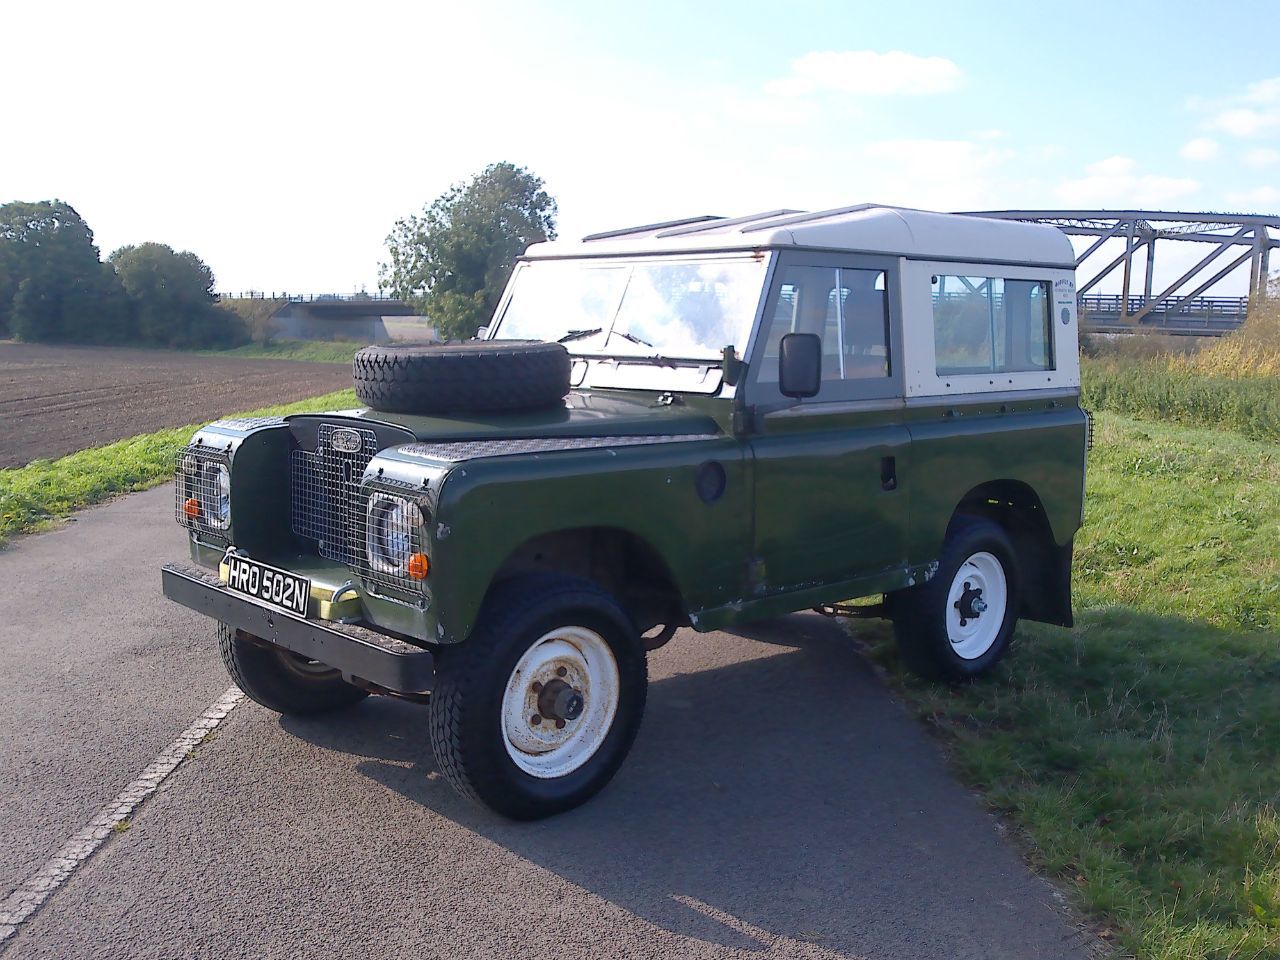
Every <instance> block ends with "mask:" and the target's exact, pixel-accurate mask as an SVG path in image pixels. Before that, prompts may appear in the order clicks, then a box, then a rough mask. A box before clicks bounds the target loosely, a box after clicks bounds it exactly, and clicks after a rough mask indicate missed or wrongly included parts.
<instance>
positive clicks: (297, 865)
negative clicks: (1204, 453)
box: [0, 487, 1087, 960]
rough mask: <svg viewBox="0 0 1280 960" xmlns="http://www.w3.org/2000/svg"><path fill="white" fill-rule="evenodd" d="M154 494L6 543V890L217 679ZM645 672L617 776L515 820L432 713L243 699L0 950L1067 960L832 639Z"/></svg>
mask: <svg viewBox="0 0 1280 960" xmlns="http://www.w3.org/2000/svg"><path fill="white" fill-rule="evenodd" d="M171 503H172V490H171V489H170V488H168V487H160V488H157V489H156V490H151V491H148V492H146V493H141V494H136V495H134V496H130V497H126V498H124V499H121V500H118V501H116V502H114V503H112V504H109V505H106V506H103V507H98V508H95V509H92V510H88V511H85V512H84V513H81V514H79V515H78V520H77V522H76V523H74V524H70V525H68V526H67V527H65V528H63V529H61V530H57V531H54V532H51V533H47V534H41V535H39V536H36V537H28V538H26V539H20V540H18V541H16V542H15V544H14V545H13V546H12V547H11V548H10V549H9V550H7V551H4V552H0V582H4V583H7V584H9V585H11V587H12V588H13V589H7V590H3V591H0V658H3V661H4V663H5V669H4V670H3V671H0V902H3V901H4V900H5V898H6V897H8V896H9V894H10V891H11V890H13V888H14V887H15V886H16V885H17V884H19V883H21V882H22V881H23V879H24V878H25V877H28V876H30V875H31V874H32V872H33V871H39V870H40V869H41V867H42V865H45V864H48V863H49V859H50V858H51V857H53V856H54V854H55V853H56V852H57V851H58V850H59V848H60V846H61V845H62V844H63V842H64V841H65V840H66V839H67V838H68V837H70V836H72V835H74V834H75V833H76V832H77V831H78V830H79V829H80V828H81V827H82V826H83V825H84V824H86V823H87V822H89V820H90V819H91V818H92V817H93V816H94V815H95V812H96V811H98V810H99V809H100V808H101V807H102V805H103V804H105V803H107V802H108V801H110V800H112V798H114V797H116V796H117V795H118V794H119V793H120V792H121V791H122V790H124V789H125V786H126V785H127V784H129V783H130V782H131V781H132V780H133V779H134V778H135V777H137V776H138V774H139V772H140V771H142V770H143V769H144V768H145V767H147V766H148V764H149V763H150V762H151V758H153V757H155V756H157V755H158V754H159V753H161V752H162V751H164V750H165V748H166V746H167V745H168V744H170V743H172V742H173V741H174V739H175V738H177V737H178V736H179V735H180V733H181V732H182V731H184V730H186V729H187V728H188V726H189V725H190V724H191V722H192V721H193V720H194V719H195V718H197V717H199V716H200V715H201V713H202V711H204V710H205V709H206V708H207V707H208V706H209V705H210V704H211V703H213V702H214V701H215V700H216V699H217V698H218V697H220V696H221V694H222V693H223V692H224V691H225V690H227V688H228V687H229V685H230V684H229V681H228V679H227V677H226V674H225V673H224V672H223V670H222V667H221V664H220V663H219V662H218V657H217V653H216V650H215V647H214V641H213V627H212V624H211V623H210V622H208V621H206V620H205V619H204V618H202V617H200V616H198V615H196V614H194V613H192V612H191V611H189V610H185V609H183V608H180V607H177V606H174V605H172V604H169V603H168V602H166V601H164V600H163V599H162V598H161V596H160V590H159V586H160V576H159V572H158V567H159V564H160V563H161V562H162V561H164V560H165V559H170V558H181V557H182V556H183V555H184V541H183V536H182V532H181V531H180V530H179V528H178V527H177V526H176V525H175V524H174V523H173V522H172V520H171V519H170V511H171V509H172V507H171ZM650 674H651V677H652V687H651V691H650V695H649V705H648V712H647V714H646V717H645V720H644V724H643V726H642V728H641V730H640V736H639V739H638V740H637V742H636V747H635V750H634V752H633V754H632V756H631V758H630V759H629V760H628V761H627V763H626V764H625V765H624V766H623V768H622V772H621V773H620V774H619V776H618V777H617V779H616V780H615V781H614V782H613V783H612V784H611V785H610V786H609V787H608V788H606V790H605V791H604V792H603V793H602V794H601V795H600V796H599V797H597V798H596V799H595V800H593V801H592V802H591V803H589V804H588V805H586V806H585V807H582V808H580V809H578V810H576V811H573V812H571V813H569V814H566V815H563V816H560V817H557V818H554V819H551V820H547V821H542V822H540V823H533V824H517V823H511V822H508V821H504V820H500V819H498V818H496V817H495V816H493V815H491V814H489V813H487V812H485V811H484V810H481V809H478V808H476V807H473V806H471V805H469V804H467V803H465V802H463V801H462V800H460V799H459V798H458V797H457V796H456V795H455V794H454V792H453V791H452V790H451V789H450V788H449V787H448V785H447V784H446V783H445V781H444V780H443V778H442V777H441V776H440V775H439V773H438V772H437V770H436V765H435V761H434V759H433V757H432V753H431V748H430V746H429V743H428V738H427V735H426V729H425V717H424V714H423V710H422V708H421V707H418V706H415V705H412V704H405V703H400V702H396V701H392V700H387V699H382V698H373V699H371V700H369V701H366V702H365V703H363V704H361V705H359V706H357V707H356V708H354V709H353V710H351V711H349V712H347V713H345V714H341V715H338V716H332V717H328V718H322V719H310V720H296V719H286V720H282V719H280V718H279V717H277V716H275V715H274V714H271V713H269V712H267V711H266V710H263V709H262V708H260V707H258V706H257V705H256V704H253V703H250V702H247V701H246V702H244V703H242V704H241V705H239V706H237V707H235V708H234V710H232V712H231V714H230V715H229V716H228V717H227V719H226V720H225V721H224V722H223V724H222V726H220V727H219V728H218V729H217V730H216V732H215V733H214V735H213V737H212V738H211V739H210V740H209V741H208V742H206V743H204V744H201V745H200V746H198V747H197V748H196V751H195V755H194V756H193V757H192V758H191V759H190V760H188V761H187V762H186V763H185V764H184V765H182V766H180V767H178V769H177V770H176V771H175V772H174V773H173V774H172V775H171V776H170V777H169V779H168V780H166V781H165V782H164V783H163V785H162V786H161V788H160V790H159V791H158V792H157V793H156V794H155V795H154V796H152V797H151V799H150V800H148V801H146V803H145V804H144V805H143V806H142V807H141V808H140V809H138V810H137V811H135V812H134V813H133V815H132V817H131V819H130V820H129V821H128V822H127V824H125V826H127V829H125V830H121V831H119V832H115V833H112V834H110V836H109V839H108V840H107V841H106V844H105V846H103V847H102V848H101V849H100V850H99V851H98V852H97V853H96V854H95V855H94V856H93V858H92V859H91V860H89V861H88V862H87V863H85V864H84V865H82V866H80V867H79V869H78V870H77V871H76V872H75V873H74V874H73V875H72V876H71V878H70V880H68V881H67V882H66V884H65V885H64V886H62V887H60V888H59V889H57V891H56V892H55V893H53V894H52V896H51V897H50V898H49V899H48V901H47V902H46V903H45V904H44V906H43V907H42V908H41V909H40V910H39V912H37V913H36V914H34V916H32V917H31V919H30V920H29V921H27V922H26V923H25V924H23V925H22V926H21V927H20V928H19V930H18V932H17V934H16V935H15V936H13V937H12V938H11V939H9V940H8V941H7V943H0V957H2V958H3V960H36V958H56V960H88V958H117V957H129V958H173V957H184V958H206V957H207V958H215V957H216V958H254V960H258V958H263V957H281V958H284V957H290V958H292V957H306V958H308V960H320V958H348V957H353V956H362V955H364V954H375V955H376V956H377V957H378V958H379V960H387V958H411V957H412V958H429V957H430V958H434V957H442V958H443V957H449V958H455V957H456V958H472V957H492V958H501V960H523V958H529V960H535V958H536V960H545V958H548V957H552V958H555V960H599V958H605V957H608V958H612V957H627V958H633V957H635V958H653V960H659V958H666V960H690V958H744V960H784V958H785V960H837V958H840V960H853V958H872V960H930V958H934V960H976V958H987V960H1004V958H1008V960H1034V958H1072V960H1083V958H1084V957H1086V956H1087V953H1086V952H1085V949H1084V946H1083V941H1082V939H1081V936H1080V934H1079V933H1078V931H1077V930H1076V929H1075V928H1074V927H1073V926H1072V925H1071V923H1070V922H1069V921H1068V920H1067V919H1066V918H1065V917H1064V916H1063V914H1062V913H1060V912H1059V909H1058V908H1057V907H1056V906H1055V902H1054V897H1053V892H1052V891H1051V889H1050V888H1049V886H1048V885H1047V884H1046V883H1044V882H1043V881H1041V880H1039V879H1037V878H1036V877H1034V876H1032V875H1031V873H1030V872H1029V871H1028V870H1027V868H1026V867H1025V866H1024V865H1023V863H1022V861H1021V858H1020V857H1019V855H1018V853H1017V852H1016V851H1015V850H1014V849H1013V848H1012V847H1010V846H1008V845H1007V844H1006V843H1005V842H1004V841H1003V840H1002V839H1001V836H1000V834H999V831H998V830H997V828H996V823H995V821H994V820H993V819H992V818H991V817H990V816H989V815H988V814H986V813H984V812H983V810H982V809H981V807H980V806H979V803H978V801H977V800H976V799H975V797H974V796H973V794H972V793H971V792H969V791H968V790H966V789H964V788H962V787H961V786H959V785H958V784H957V783H956V782H955V781H954V780H953V779H952V778H951V776H950V775H949V773H948V772H947V769H946V767H945V765H944V762H943V758H942V756H941V754H940V752H939V750H938V748H937V747H936V745H935V744H934V743H933V742H932V741H931V740H930V739H929V738H928V737H927V736H926V734H925V732H924V730H923V729H922V728H921V727H920V725H919V724H917V723H916V722H915V721H914V720H913V719H912V718H911V717H909V716H908V715H907V714H906V712H904V710H903V709H902V708H901V707H900V706H899V705H898V704H897V703H895V702H894V701H893V700H892V699H891V698H890V697H889V696H888V694H887V693H886V692H885V691H884V689H883V688H882V687H881V685H880V683H879V682H878V681H877V679H876V678H875V675H874V674H873V672H872V670H871V669H870V667H869V666H868V665H867V664H866V663H865V662H864V661H863V660H862V658H861V657H859V655H858V654H857V653H856V652H855V650H854V648H853V645H852V644H851V643H850V642H849V639H848V638H847V637H846V636H845V634H844V632H843V631H842V630H841V628H840V627H839V625H837V624H835V623H832V622H830V621H827V620H824V619H822V618H820V617H817V616H815V615H797V616H792V617H788V618H786V619H782V620H777V621H772V622H769V623H765V624H762V625H759V626H756V627H754V628H753V629H751V630H749V631H748V630H742V631H739V632H736V633H715V634H707V635H699V634H694V633H691V632H689V631H681V632H680V633H679V634H678V635H677V636H676V638H675V639H674V640H673V641H672V642H671V643H670V644H669V645H668V646H666V647H664V648H663V649H661V650H659V651H657V652H655V653H654V654H653V655H652V656H651V657H650ZM0 922H2V919H0Z"/></svg>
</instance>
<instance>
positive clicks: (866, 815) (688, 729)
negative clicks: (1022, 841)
mask: <svg viewBox="0 0 1280 960" xmlns="http://www.w3.org/2000/svg"><path fill="white" fill-rule="evenodd" d="M748 633H749V634H750V636H749V637H748V636H747V634H748ZM699 643H703V644H712V645H714V650H715V653H716V656H715V657H714V658H712V659H711V662H710V664H709V665H708V666H707V667H706V668H705V669H700V668H697V666H696V664H698V663H699V661H698V660H697V658H695V657H691V656H688V655H687V651H686V652H685V653H677V651H676V650H675V649H674V648H676V647H677V646H678V645H681V644H699ZM668 657H670V660H668ZM690 661H692V662H693V664H694V665H695V666H694V668H693V669H692V670H691V668H690ZM673 668H674V669H680V670H684V671H687V672H679V673H674V672H673ZM650 670H651V674H652V675H653V676H654V678H655V679H654V682H653V683H652V685H651V688H650V694H649V702H648V709H647V712H646V715H645V720H644V724H643V727H642V729H641V732H640V736H639V738H638V740H637V742H636V746H635V748H634V750H633V752H632V754H631V756H630V758H629V759H628V761H627V762H626V764H624V766H623V768H622V771H621V772H620V773H619V775H618V776H617V778H616V779H615V780H614V782H613V783H612V784H611V785H610V786H609V787H608V788H607V789H606V790H605V791H604V792H603V793H602V794H600V795H599V796H598V797H597V798H596V799H594V800H592V801H591V802H589V803H588V804H586V805H585V806H583V807H581V808H579V809H577V810H574V811H571V812H569V813H567V814H564V815H561V816H559V817H555V818H552V819H550V820H545V821H540V822H537V823H512V822H509V821H505V820H503V819H500V818H499V817H497V816H496V815H493V814H490V813H489V812H487V811H485V810H483V809H480V808H477V807H473V806H471V805H469V804H467V803H466V802H464V801H462V800H460V799H459V798H458V797H457V796H456V795H455V794H454V793H453V791H452V790H451V789H450V787H449V786H448V784H447V782H446V781H445V780H444V779H443V777H441V776H440V775H439V773H438V772H437V770H436V765H435V761H434V758H433V757H432V753H431V747H430V744H429V743H428V741H427V739H426V736H425V729H424V726H425V725H424V724H423V723H422V718H421V716H420V715H418V714H416V713H414V712H413V711H415V710H417V709H418V708H415V707H410V706H409V705H406V704H399V703H390V702H385V701H381V702H375V701H371V702H370V703H369V704H367V705H365V706H363V707H361V708H360V709H358V710H356V711H353V712H352V714H350V715H349V722H347V723H344V724H342V725H337V724H315V723H307V722H298V721H289V720H286V721H284V723H285V726H286V728H287V729H289V730H290V731H291V732H293V733H294V734H296V735H297V736H300V737H302V738H304V739H307V740H309V741H311V742H314V743H316V744H318V745H320V746H323V747H325V748H329V749H334V750H341V751H347V752H351V753H354V754H357V755H359V756H362V757H365V758H372V759H365V760H363V761H362V762H361V763H360V764H359V765H358V769H360V770H361V771H362V772H363V773H364V774H365V775H367V776H368V777H370V778H371V779H373V780H375V781H377V782H379V783H381V784H383V785H385V786H386V787H388V788H389V789H391V790H394V791H396V792H397V793H400V794H402V795H403V796H405V797H407V798H408V799H410V800H412V801H413V802H414V803H417V804H420V805H422V806H424V807H427V808H430V809H431V810H432V811H434V812H435V813H438V814H440V815H442V816H444V817H447V818H449V819H450V820H453V821H454V822H456V823H458V824H459V825H461V826H463V827H465V828H466V829H468V830H470V831H473V832H474V833H476V834H479V835H481V836H483V837H485V838H487V839H488V840H490V841H492V842H493V843H496V844H499V845H501V846H502V847H504V848H506V849H508V850H509V851H511V852H513V853H514V854H516V855H518V856H520V857H522V858H524V859H526V860H528V861H530V862H532V863H534V864H537V865H538V866H540V867H542V868H544V869H546V870H549V871H552V872H553V873H555V874H557V875H559V876H560V877H562V878H564V879H566V880H568V881H570V882H571V883H573V884H576V885H578V886H579V887H581V888H583V889H584V890H587V891H589V892H591V893H593V894H595V895H596V896H599V897H601V898H603V899H604V900H607V901H609V902H611V903H613V904H615V905H617V906H619V907H622V908H624V909H625V910H627V911H629V912H631V913H632V914H634V915H636V916H638V917H641V918H643V919H644V920H647V921H648V922H650V923H652V924H655V925H657V926H659V927H661V928H663V929H665V930H668V931H671V932H673V933H676V934H679V935H682V936H686V937H694V938H697V939H699V940H702V941H706V942H709V943H713V944H720V945H723V946H725V947H728V948H732V949H737V950H745V951H751V952H761V951H764V952H768V951H776V952H778V953H780V954H783V955H788V956H797V957H800V956H803V957H852V956H859V957H862V956H865V957H886V956H899V955H905V954H903V953H902V951H903V950H904V949H907V948H908V947H909V948H910V952H911V955H912V956H913V957H923V956H938V957H965V956H992V955H997V956H998V955H1006V954H1008V955H1014V954H1016V955H1019V956H1027V957H1034V956H1060V955H1065V954H1070V953H1071V951H1070V950H1068V949H1066V948H1065V945H1064V944H1063V942H1062V936H1063V932H1064V925H1063V923H1062V921H1061V919H1060V918H1059V917H1058V916H1057V915H1056V913H1055V912H1054V910H1053V909H1052V908H1051V907H1050V906H1049V905H1048V904H1049V901H1050V896H1051V894H1050V891H1049V889H1048V887H1047V886H1045V885H1043V884H1040V883H1039V882H1037V881H1033V880H1030V879H1029V878H1028V876H1027V874H1026V873H1025V871H1024V870H1023V869H1022V867H1021V865H1020V863H1019V860H1018V857H1017V856H1016V854H1014V853H1013V851H1012V850H1010V849H1009V848H1007V847H1006V846H1005V845H1003V844H1002V843H1001V842H1000V840H999V836H998V833H997V831H996V830H995V828H994V825H993V823H992V821H991V820H990V818H989V817H987V815H985V814H984V813H982V812H981V810H980V809H979V806H978V804H977V803H976V801H975V800H974V798H973V797H972V796H971V795H970V794H969V793H968V792H967V791H965V790H964V789H963V788H961V787H960V786H959V785H957V784H956V783H955V782H954V781H953V780H952V779H951V778H950V777H949V775H948V774H947V772H946V769H945V766H944V764H943V763H942V762H941V757H940V754H939V752H938V750H937V748H936V746H935V745H934V744H932V743H931V742H930V741H929V740H928V738H927V737H925V735H924V734H923V732H922V730H921V729H920V727H919V726H918V724H916V723H915V722H914V721H913V720H912V719H911V718H909V717H908V716H907V715H906V714H905V713H904V711H903V710H902V709H901V707H899V706H898V705H897V704H896V703H894V702H893V701H892V700H891V699H890V697H889V696H888V694H887V693H886V692H885V691H884V689H883V688H882V687H881V685H880V684H879V683H878V681H877V680H876V679H875V676H874V674H873V672H872V669H871V667H870V666H869V665H868V664H867V663H866V662H865V661H864V660H863V659H862V658H861V657H860V656H859V655H858V654H857V652H856V650H855V648H854V645H853V644H852V643H851V641H850V640H849V638H848V636H847V635H846V634H845V633H844V631H843V630H842V629H841V628H840V626H839V625H838V624H834V623H832V622H830V621H826V620H823V619H821V618H818V617H816V616H811V615H799V616H793V617H788V618H784V619H781V620H777V621H772V622H769V623H766V624H760V625H754V626H753V627H752V628H751V630H750V631H745V630H744V631H742V632H741V633H736V632H735V633H734V634H724V633H722V634H713V635H709V636H699V635H695V634H692V633H681V634H680V635H678V636H677V637H676V639H675V640H674V641H673V642H672V644H671V647H670V648H667V649H664V650H661V651H658V652H657V653H655V654H654V655H652V660H651V668H650ZM1001 940H1006V941H1008V942H1010V943H1013V944H1017V945H1018V947H1019V948H1020V949H1017V950H1014V951H1012V952H1010V951H1007V950H1005V949H1002V948H999V947H996V948H994V949H993V946H994V944H995V943H998V942H1000V941H1001ZM922 944H927V945H932V949H936V954H935V953H929V952H927V951H926V952H925V953H921V952H920V946H921V945H922Z"/></svg>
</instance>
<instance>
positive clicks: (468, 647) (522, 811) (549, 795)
mask: <svg viewBox="0 0 1280 960" xmlns="http://www.w3.org/2000/svg"><path fill="white" fill-rule="evenodd" d="M647 683H648V675H647V670H646V665H645V658H644V649H643V646H642V643H641V640H640V636H639V634H638V633H637V631H636V629H635V626H634V624H632V623H631V621H630V619H629V618H628V617H627V615H626V614H625V613H624V612H623V610H622V609H621V607H620V606H619V605H618V603H617V601H616V600H614V599H613V597H612V596H610V595H609V594H608V593H606V592H605V591H604V590H602V589H600V588H599V587H597V586H596V585H595V584H593V583H591V582H589V581H585V580H578V579H575V578H571V577H561V576H536V577H527V578H522V579H520V580H517V581H512V582H511V583H509V584H506V585H504V586H501V587H499V588H497V589H496V590H495V591H494V593H493V595H492V596H491V597H490V598H489V600H488V602H487V604H486V609H485V612H484V614H483V615H482V616H481V619H480V622H479V623H478V624H477V626H476V628H475V630H474V631H473V632H472V634H471V636H470V637H468V638H467V640H466V641H465V642H464V643H463V644H462V645H461V646H459V647H456V648H453V649H446V650H442V651H441V652H440V656H439V661H438V665H437V678H436V686H435V689H434V690H433V691H432V693H431V698H430V701H429V703H428V711H429V719H430V729H431V743H432V746H433V748H434V749H435V754H436V761H437V763H438V764H439V766H440V769H441V771H442V772H443V773H444V775H445V776H446V777H447V778H448V780H449V781H450V783H452V784H453V786H454V787H455V788H457V790H458V791H459V792H460V793H462V794H463V795H464V796H466V797H469V798H470V799H472V800H475V801H478V802H480V803H483V804H485V805H486V806H489V807H491V808H492V809H493V810H495V811H497V812H498V813H501V814H503V815H504V816H508V817H512V818H513V819H517V820H533V819H537V818H539V817H546V816H550V815H552V814H555V813H560V812H562V811H564V810H568V809H570V808H572V807H576V806H577V805H578V804H580V803H583V802H584V801H586V800H588V799H590V798H591V797H592V796H594V795H595V794H596V793H598V792H599V791H600V790H601V789H603V787H604V786H605V785H606V784H607V783H608V782H609V780H610V779H612V777H613V775H614V774H615V773H616V772H617V770H618V768H619V767H620V766H621V765H622V761H623V759H625V757H626V755H627V752H628V751H629V750H630V748H631V744H632V742H633V741H634V740H635V736H636V732H637V731H638V730H639V727H640V718H641V716H642V715H643V713H644V703H645V695H646V690H647Z"/></svg>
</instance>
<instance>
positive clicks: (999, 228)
mask: <svg viewBox="0 0 1280 960" xmlns="http://www.w3.org/2000/svg"><path fill="white" fill-rule="evenodd" d="M765 247H807V248H817V249H824V250H853V251H858V252H861V253H880V254H892V255H896V256H907V257H915V258H920V259H946V260H963V261H970V262H973V261H980V262H986V261H993V262H1000V263H1029V264H1040V265H1051V266H1060V267H1064V268H1068V269H1070V268H1074V266H1075V251H1074V250H1073V249H1072V246H1071V241H1070V240H1068V239H1067V236H1066V234H1064V233H1063V232H1062V231H1060V230H1058V229H1057V228H1056V227H1051V226H1046V225H1043V224H1036V223H1018V222H1016V221H1011V220H994V219H988V218H986V217H974V216H970V215H967V214H958V213H933V212H930V211H928V210H910V209H906V208H903V207H886V206H879V205H877V204H870V203H865V204H860V205H858V206H855V207H840V208H837V209H835V210H822V211H819V212H817V213H804V212H802V211H798V210H770V211H767V212H765V213H756V214H752V215H750V216H746V217H733V218H725V217H713V216H702V217H691V218H689V219H687V220H674V221H669V222H667V223H651V224H646V225H644V226H639V227H628V228H626V229H623V230H611V231H608V232H605V233H595V234H592V235H591V236H589V237H584V238H583V239H582V240H581V241H580V242H576V243H575V242H570V241H554V242H551V243H537V244H534V245H533V246H531V247H530V248H529V250H528V252H527V253H526V254H525V255H526V256H527V257H530V258H547V257H589V256H615V255H625V254H656V253H691V252H695V251H699V250H743V249H760V248H765Z"/></svg>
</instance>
